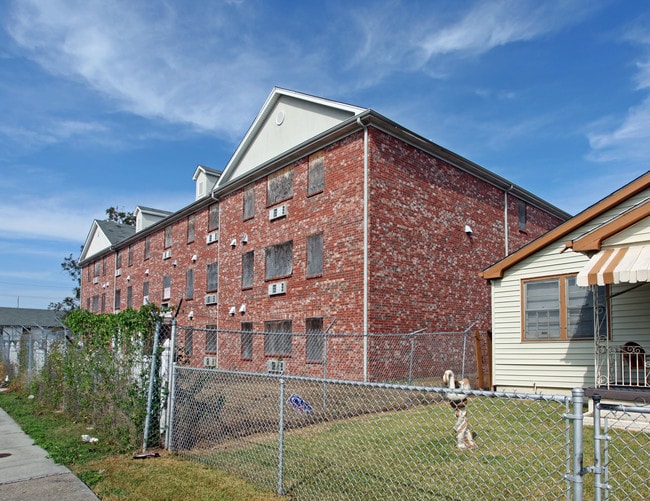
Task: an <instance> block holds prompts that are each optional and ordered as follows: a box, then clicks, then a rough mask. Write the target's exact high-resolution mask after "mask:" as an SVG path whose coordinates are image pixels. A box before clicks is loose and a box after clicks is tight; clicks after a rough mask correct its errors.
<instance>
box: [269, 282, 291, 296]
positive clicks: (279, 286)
mask: <svg viewBox="0 0 650 501" xmlns="http://www.w3.org/2000/svg"><path fill="white" fill-rule="evenodd" d="M286 293H287V282H275V283H274V284H269V296H276V295H277V294H286Z"/></svg>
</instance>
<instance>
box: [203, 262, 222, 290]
mask: <svg viewBox="0 0 650 501" xmlns="http://www.w3.org/2000/svg"><path fill="white" fill-rule="evenodd" d="M218 287H219V264H218V263H208V282H207V284H206V289H205V290H206V291H208V292H212V291H216V290H217V288H218Z"/></svg>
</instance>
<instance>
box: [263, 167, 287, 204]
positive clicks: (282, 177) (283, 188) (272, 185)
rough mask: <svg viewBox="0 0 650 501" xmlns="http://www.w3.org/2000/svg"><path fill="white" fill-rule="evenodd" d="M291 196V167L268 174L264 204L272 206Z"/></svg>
mask: <svg viewBox="0 0 650 501" xmlns="http://www.w3.org/2000/svg"><path fill="white" fill-rule="evenodd" d="M292 196H293V167H292V166H288V167H285V168H284V169H280V170H279V171H277V172H274V173H273V174H269V177H268V185H267V196H266V204H267V205H269V206H270V205H273V204H277V203H278V202H282V201H283V200H287V199H289V198H291V197H292Z"/></svg>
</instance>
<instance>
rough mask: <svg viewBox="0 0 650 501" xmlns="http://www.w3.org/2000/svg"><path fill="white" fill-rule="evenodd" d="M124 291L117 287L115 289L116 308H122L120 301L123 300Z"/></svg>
mask: <svg viewBox="0 0 650 501" xmlns="http://www.w3.org/2000/svg"><path fill="white" fill-rule="evenodd" d="M121 296H122V291H121V290H120V289H117V290H116V291H115V309H116V310H119V309H120V303H121V302H122V297H121Z"/></svg>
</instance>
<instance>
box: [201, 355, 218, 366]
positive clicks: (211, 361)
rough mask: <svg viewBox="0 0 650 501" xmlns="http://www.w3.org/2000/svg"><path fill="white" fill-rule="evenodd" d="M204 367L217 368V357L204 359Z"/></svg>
mask: <svg viewBox="0 0 650 501" xmlns="http://www.w3.org/2000/svg"><path fill="white" fill-rule="evenodd" d="M203 366H204V367H216V366H217V357H203Z"/></svg>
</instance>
